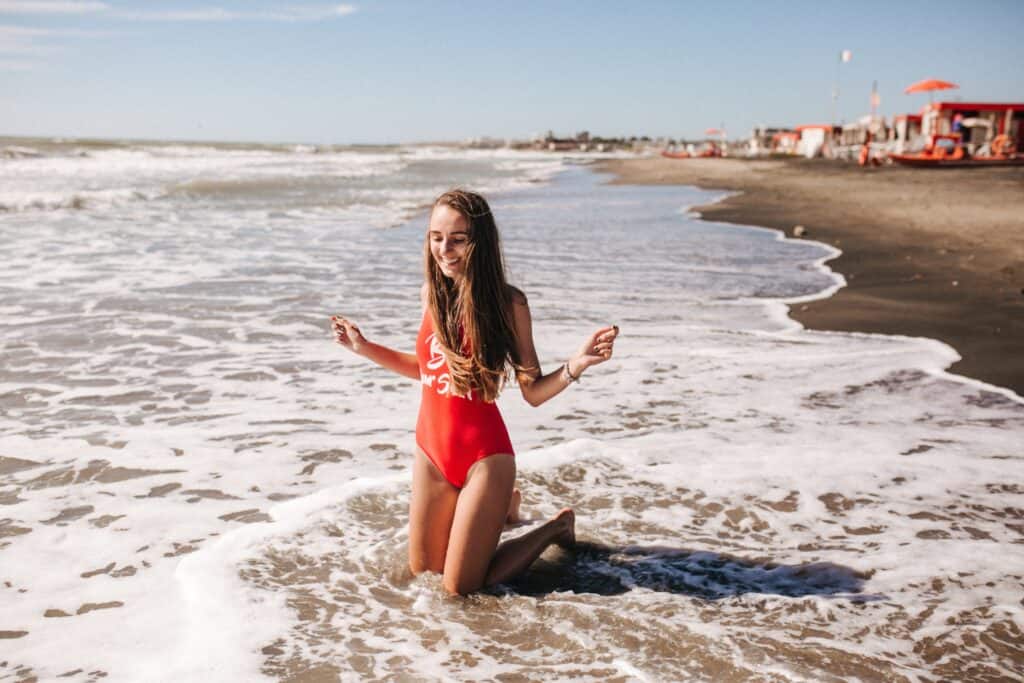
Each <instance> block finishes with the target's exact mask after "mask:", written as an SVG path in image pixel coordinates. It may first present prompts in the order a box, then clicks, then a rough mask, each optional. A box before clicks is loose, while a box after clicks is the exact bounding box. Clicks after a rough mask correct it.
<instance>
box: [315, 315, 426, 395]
mask: <svg viewBox="0 0 1024 683" xmlns="http://www.w3.org/2000/svg"><path fill="white" fill-rule="evenodd" d="M331 327H332V328H334V337H335V340H336V341H337V342H338V343H339V344H340V345H342V346H344V347H345V348H346V349H348V350H349V351H351V352H353V353H355V354H358V355H360V356H363V357H364V358H368V359H370V360H372V361H373V362H374V363H376V364H377V365H379V366H381V367H383V368H387V369H388V370H391V371H392V372H397V373H398V374H399V375H402V376H404V377H408V378H410V379H419V378H420V366H419V361H417V360H416V354H414V353H403V352H401V351H395V350H394V349H389V348H388V347H386V346H381V345H380V344H375V343H373V342H372V341H368V340H367V339H366V337H364V336H363V333H362V332H360V331H359V328H358V327H357V326H356V325H355V323H353V322H351V321H349V320H347V319H345V318H343V317H341V316H340V315H335V316H331Z"/></svg>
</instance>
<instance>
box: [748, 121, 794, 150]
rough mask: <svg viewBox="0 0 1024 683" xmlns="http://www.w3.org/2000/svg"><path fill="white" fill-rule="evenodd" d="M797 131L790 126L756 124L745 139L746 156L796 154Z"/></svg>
mask: <svg viewBox="0 0 1024 683" xmlns="http://www.w3.org/2000/svg"><path fill="white" fill-rule="evenodd" d="M799 139H800V135H799V133H797V132H796V131H794V130H792V129H790V128H767V127H765V126H758V127H756V128H754V129H753V130H752V131H751V133H750V138H749V139H748V140H747V149H746V154H747V156H748V157H763V156H769V155H772V154H796V143H797V141H798V140H799Z"/></svg>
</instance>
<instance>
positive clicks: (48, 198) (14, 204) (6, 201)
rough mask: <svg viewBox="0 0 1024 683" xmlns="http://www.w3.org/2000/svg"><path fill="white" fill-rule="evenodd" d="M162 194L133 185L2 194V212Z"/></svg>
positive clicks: (98, 205)
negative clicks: (63, 192)
mask: <svg viewBox="0 0 1024 683" xmlns="http://www.w3.org/2000/svg"><path fill="white" fill-rule="evenodd" d="M162 195H163V193H161V192H146V191H143V190H139V189H134V188H116V189H109V190H94V191H88V190H81V191H77V192H71V193H68V194H63V195H61V194H25V195H21V196H7V197H5V196H3V195H0V213H22V212H29V211H65V210H73V211H81V210H98V209H109V208H113V207H119V206H125V205H127V204H130V203H133V202H148V201H152V200H153V199H158V198H160V197H161V196H162Z"/></svg>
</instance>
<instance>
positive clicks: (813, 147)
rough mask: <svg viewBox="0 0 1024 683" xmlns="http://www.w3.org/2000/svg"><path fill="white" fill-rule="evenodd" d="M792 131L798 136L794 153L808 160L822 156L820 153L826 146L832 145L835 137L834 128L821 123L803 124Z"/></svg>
mask: <svg viewBox="0 0 1024 683" xmlns="http://www.w3.org/2000/svg"><path fill="white" fill-rule="evenodd" d="M794 130H795V131H796V132H797V133H799V134H800V140H799V142H797V145H796V153H797V154H799V155H801V156H805V157H807V158H808V159H813V158H814V157H820V156H822V151H823V150H824V149H825V147H826V146H831V145H832V144H833V141H834V138H835V135H836V128H835V126H832V125H829V124H822V123H809V124H804V125H802V126H797V127H796V128H794Z"/></svg>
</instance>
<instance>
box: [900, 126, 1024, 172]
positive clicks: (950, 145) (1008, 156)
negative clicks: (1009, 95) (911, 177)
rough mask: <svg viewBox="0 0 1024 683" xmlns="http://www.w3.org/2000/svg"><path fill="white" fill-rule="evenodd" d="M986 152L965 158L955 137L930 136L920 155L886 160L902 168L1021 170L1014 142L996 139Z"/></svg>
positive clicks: (1021, 161)
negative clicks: (997, 167) (1002, 167)
mask: <svg viewBox="0 0 1024 683" xmlns="http://www.w3.org/2000/svg"><path fill="white" fill-rule="evenodd" d="M986 147H987V149H985V148H983V149H981V150H979V153H978V154H973V155H972V154H969V153H968V152H967V148H966V146H965V145H964V143H963V139H962V137H961V136H960V134H959V133H947V134H943V135H930V136H928V142H926V143H925V147H924V149H923V150H921V151H920V152H917V153H914V154H890V155H889V158H890V159H892V160H893V161H894V162H896V163H897V164H903V165H904V166H918V167H926V168H929V167H930V168H940V167H943V168H945V167H951V166H1024V155H1022V154H1018V153H1017V152H1016V145H1015V144H1014V141H1013V140H1012V139H1011V138H1010V137H1008V136H1006V135H1000V136H997V137H996V138H995V139H993V140H992V142H991V143H990V144H989V145H986Z"/></svg>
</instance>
